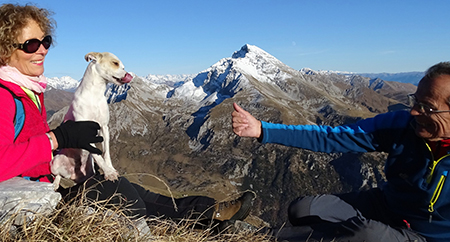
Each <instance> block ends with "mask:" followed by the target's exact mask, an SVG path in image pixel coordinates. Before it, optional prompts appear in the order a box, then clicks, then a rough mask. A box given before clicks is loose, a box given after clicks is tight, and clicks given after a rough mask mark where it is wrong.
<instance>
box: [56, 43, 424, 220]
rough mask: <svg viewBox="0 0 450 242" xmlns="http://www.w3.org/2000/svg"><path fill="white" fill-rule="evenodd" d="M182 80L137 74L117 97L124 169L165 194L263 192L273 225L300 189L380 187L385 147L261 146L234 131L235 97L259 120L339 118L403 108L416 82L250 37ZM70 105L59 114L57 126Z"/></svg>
mask: <svg viewBox="0 0 450 242" xmlns="http://www.w3.org/2000/svg"><path fill="white" fill-rule="evenodd" d="M180 78H182V81H180V82H177V83H176V84H175V83H171V84H170V85H167V84H165V83H164V82H155V81H152V80H149V79H146V78H139V77H136V78H134V80H133V81H132V82H131V83H130V87H129V90H128V95H127V98H126V99H125V100H123V101H121V102H118V103H114V104H111V105H110V114H111V121H110V131H111V139H112V142H111V150H112V157H113V162H114V165H115V166H116V168H118V170H119V171H120V172H121V174H124V175H126V176H128V177H129V178H130V179H132V180H134V181H136V182H140V183H142V184H143V185H145V186H147V187H149V188H151V189H153V190H155V191H157V192H162V193H165V192H167V191H166V188H165V185H164V184H163V183H162V182H161V181H160V180H157V179H155V178H154V176H156V177H158V178H159V179H161V180H162V181H164V182H165V183H166V184H167V185H168V186H169V187H170V189H171V190H172V191H173V192H175V193H176V194H177V195H180V196H182V195H186V194H202V195H209V196H212V197H214V198H216V199H218V200H221V199H224V198H226V197H227V196H229V195H231V194H235V193H237V192H239V191H243V190H247V189H250V190H253V191H255V192H256V193H257V195H258V198H257V201H256V204H255V207H254V209H253V210H252V212H251V214H252V215H255V216H257V217H259V218H261V219H263V220H264V221H266V222H268V223H269V224H271V225H281V224H283V223H285V222H287V219H286V209H287V206H288V205H289V203H290V201H292V200H293V199H294V198H296V197H298V196H301V195H307V194H318V193H325V192H333V193H334V192H346V191H352V190H358V189H365V188H368V187H373V186H377V185H378V184H379V183H380V182H382V180H383V172H382V170H383V162H382V160H383V158H384V154H378V153H377V154H344V155H342V154H331V155H329V154H323V153H313V152H310V151H306V150H301V149H295V148H289V147H283V146H280V145H274V144H266V145H261V144H260V143H258V142H257V141H256V140H253V139H249V138H240V137H237V136H236V135H234V134H233V133H232V129H231V112H232V111H233V107H232V103H233V102H236V103H238V104H240V105H241V106H242V107H243V108H244V109H246V110H247V111H249V112H250V113H252V114H254V116H255V117H256V118H258V119H262V120H265V121H269V122H276V123H286V124H327V125H328V124H329V125H339V124H344V123H349V122H354V121H356V120H359V119H361V118H366V117H372V116H374V115H376V114H377V113H381V112H387V111H391V110H396V109H399V108H404V107H405V105H404V101H405V99H404V96H406V94H408V93H413V92H414V91H415V88H416V87H415V86H414V85H412V84H403V83H396V82H389V81H383V80H380V79H370V78H366V77H361V76H358V75H350V76H343V75H338V74H333V73H319V72H315V71H313V70H308V71H305V70H302V71H298V70H294V69H292V68H290V67H289V66H287V65H285V64H283V63H282V62H281V61H279V60H277V59H276V58H275V57H273V56H271V55H270V54H268V53H267V52H265V51H263V50H261V49H260V48H258V47H256V46H252V45H245V46H243V47H242V48H241V49H240V50H239V51H236V52H235V53H233V55H232V57H231V58H224V59H222V60H220V61H218V62H217V63H215V64H214V65H212V66H211V67H210V68H208V69H206V70H204V71H202V72H200V73H199V74H197V75H195V76H193V77H189V76H187V77H180ZM64 112H65V110H64V109H63V110H61V111H60V112H57V113H55V115H53V117H52V119H51V120H50V125H51V126H55V125H57V124H58V123H59V122H61V119H62V117H63V115H64Z"/></svg>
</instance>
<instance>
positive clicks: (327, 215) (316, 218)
mask: <svg viewBox="0 0 450 242" xmlns="http://www.w3.org/2000/svg"><path fill="white" fill-rule="evenodd" d="M288 216H289V221H290V222H291V224H292V225H293V226H302V227H303V228H302V230H304V229H305V228H310V229H309V230H304V231H306V233H307V235H306V236H307V237H309V238H314V239H316V240H319V241H330V240H333V239H334V240H333V241H336V242H338V241H366V242H370V241H374V242H375V241H377V242H378V241H399V242H405V241H417V242H425V241H426V239H425V238H423V237H422V236H420V235H418V234H416V233H415V232H414V231H412V230H411V229H409V228H408V227H407V224H406V223H405V222H404V221H403V220H402V219H401V218H398V217H395V216H394V215H393V213H391V212H390V211H389V209H388V208H387V206H386V204H385V202H384V199H383V195H382V192H381V191H380V190H379V189H371V190H369V191H364V192H356V193H347V194H341V195H319V196H307V197H301V198H298V199H296V200H294V201H293V202H292V203H291V204H290V206H289V209H288Z"/></svg>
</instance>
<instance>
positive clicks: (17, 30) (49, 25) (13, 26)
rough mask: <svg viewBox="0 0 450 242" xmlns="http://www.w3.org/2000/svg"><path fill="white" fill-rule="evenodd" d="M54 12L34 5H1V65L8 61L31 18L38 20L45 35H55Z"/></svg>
mask: <svg viewBox="0 0 450 242" xmlns="http://www.w3.org/2000/svg"><path fill="white" fill-rule="evenodd" d="M51 15H52V13H51V12H50V11H48V10H47V9H44V8H38V7H36V6H33V5H28V4H27V5H25V6H20V5H18V4H3V5H2V6H1V7H0V66H4V65H6V64H7V63H8V61H9V59H10V58H11V55H12V53H13V52H14V50H15V48H14V47H13V44H15V43H16V42H17V38H18V36H19V35H20V34H21V33H22V30H23V28H25V26H26V25H27V24H28V22H29V21H30V20H34V21H36V23H37V24H38V25H39V26H40V28H41V30H42V32H44V33H45V35H53V31H54V29H55V27H56V22H55V20H54V19H52V18H51V17H50V16H51Z"/></svg>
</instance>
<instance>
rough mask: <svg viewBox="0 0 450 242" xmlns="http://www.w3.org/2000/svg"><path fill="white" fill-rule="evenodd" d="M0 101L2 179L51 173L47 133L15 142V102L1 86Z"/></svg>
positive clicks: (0, 178)
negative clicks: (25, 174) (27, 174)
mask: <svg viewBox="0 0 450 242" xmlns="http://www.w3.org/2000/svg"><path fill="white" fill-rule="evenodd" d="M0 103H1V104H2V105H1V106H0V113H1V115H0V123H1V124H2V125H1V129H0V171H1V172H0V181H4V180H7V179H10V178H12V177H15V176H18V175H20V174H24V173H27V172H28V173H30V174H33V173H41V172H42V173H41V174H39V175H42V174H49V173H48V171H49V162H50V161H51V158H52V156H51V145H50V141H49V139H48V137H47V135H46V134H45V133H43V134H42V135H36V136H33V137H30V138H29V139H28V140H27V141H26V142H22V143H14V124H13V120H14V115H15V104H14V99H13V98H12V97H11V94H10V93H9V92H8V91H6V90H4V89H3V88H0ZM37 168H39V169H37ZM43 170H46V173H43V172H44V171H43Z"/></svg>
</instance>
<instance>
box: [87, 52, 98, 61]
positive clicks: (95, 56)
mask: <svg viewBox="0 0 450 242" xmlns="http://www.w3.org/2000/svg"><path fill="white" fill-rule="evenodd" d="M101 57H102V54H101V53H98V52H89V53H87V54H86V55H85V56H84V59H85V60H86V61H87V62H89V61H97V59H98V58H101Z"/></svg>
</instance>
